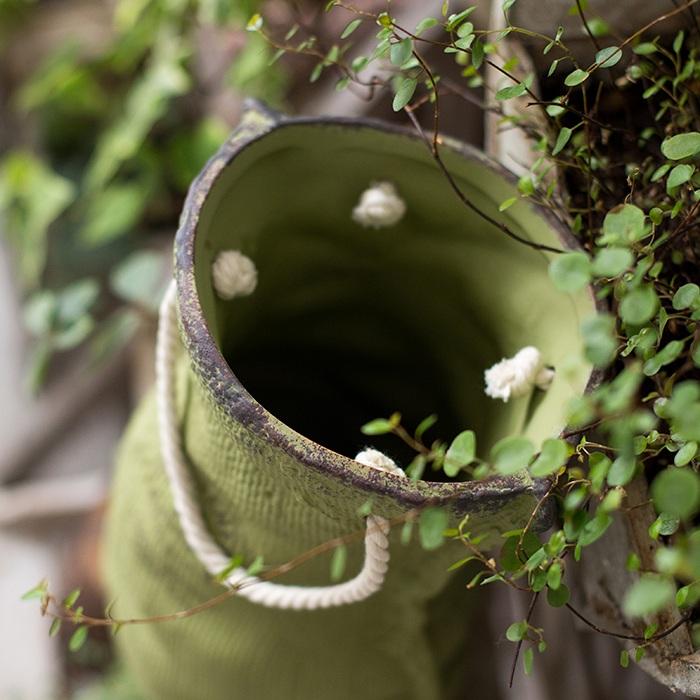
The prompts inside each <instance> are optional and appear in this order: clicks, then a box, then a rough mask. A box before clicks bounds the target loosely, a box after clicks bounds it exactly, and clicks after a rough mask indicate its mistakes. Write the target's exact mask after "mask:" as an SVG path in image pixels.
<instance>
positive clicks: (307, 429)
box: [106, 106, 596, 700]
mask: <svg viewBox="0 0 700 700" xmlns="http://www.w3.org/2000/svg"><path fill="white" fill-rule="evenodd" d="M442 153H443V158H444V160H445V163H446V165H447V167H448V168H449V170H450V172H451V173H452V174H453V175H454V177H455V178H456V180H457V182H458V183H459V184H460V187H461V188H462V189H463V191H464V192H465V193H466V194H467V196H469V197H470V198H471V199H472V200H473V201H474V202H475V203H476V204H477V205H478V206H479V207H480V208H482V209H483V210H484V211H486V212H487V213H488V214H490V215H491V216H492V217H494V218H495V219H499V220H502V221H507V222H508V224H509V226H510V227H511V228H512V229H513V230H515V231H516V232H517V233H518V234H519V235H521V236H523V237H526V238H528V239H531V240H533V241H537V242H539V243H542V244H546V245H549V246H554V247H573V246H574V245H575V243H574V241H573V238H572V237H571V236H570V234H569V233H568V232H567V231H566V230H564V229H563V228H562V227H561V226H560V225H558V223H557V222H556V221H555V220H554V219H553V218H552V217H550V216H549V215H548V213H547V212H546V211H544V210H542V209H539V208H536V207H533V206H531V205H530V204H529V203H528V202H527V201H522V202H518V203H516V204H515V205H514V206H512V207H511V208H509V209H508V210H507V211H506V212H503V213H499V212H498V205H499V203H500V202H502V201H504V200H505V199H507V198H509V197H511V196H513V195H514V194H516V190H515V183H514V179H513V177H512V176H511V175H509V174H508V173H506V172H505V171H503V170H502V169H501V168H499V167H498V166H496V165H494V164H493V163H492V162H490V161H489V160H488V159H486V158H485V157H484V156H483V155H482V154H480V153H478V152H476V151H474V150H473V149H470V148H468V147H466V146H464V145H462V144H458V143H453V142H446V143H445V146H444V148H443V149H442ZM374 181H389V182H391V183H393V184H394V185H395V187H396V189H397V191H398V192H399V193H400V195H401V197H402V198H403V200H404V201H405V202H406V213H405V215H404V217H403V218H402V219H401V221H399V222H398V223H397V224H395V225H394V226H391V227H388V228H384V229H377V230H375V229H371V228H363V227H362V226H360V225H358V224H357V223H355V222H354V221H353V219H352V216H351V212H352V210H353V207H354V206H355V205H356V203H357V200H358V198H359V196H360V194H361V193H362V192H363V191H364V190H365V189H366V188H367V187H368V186H369V185H370V183H372V182H374ZM175 248H176V271H175V277H176V282H177V304H178V307H179V316H180V323H181V338H182V343H183V345H184V351H183V352H181V356H180V359H179V361H178V365H177V372H176V394H177V420H178V423H179V426H180V427H179V430H180V433H181V435H182V443H183V450H184V453H185V455H186V457H187V462H188V470H189V473H190V474H191V477H192V479H193V482H194V487H195V490H194V497H195V499H196V502H197V503H198V506H199V509H200V510H201V513H202V516H203V518H204V521H205V524H206V528H207V530H208V531H209V532H210V533H211V535H212V536H213V538H214V539H215V541H216V542H217V543H218V545H219V546H220V547H221V549H222V550H224V551H226V552H228V553H229V554H230V555H234V554H241V555H243V556H244V557H245V559H246V561H247V562H248V563H249V562H250V561H252V560H253V559H254V558H255V556H256V555H262V556H263V557H264V560H265V562H266V563H267V564H270V565H274V564H279V563H282V562H285V561H287V560H289V559H292V558H293V557H295V556H297V555H299V554H301V553H303V552H305V551H307V550H309V549H310V548H312V547H314V546H315V545H318V544H320V543H323V542H324V541H327V540H328V539H330V538H333V537H336V536H340V535H344V534H347V533H350V532H354V531H357V530H361V529H362V528H363V527H364V518H363V517H362V516H361V515H360V514H359V513H358V509H359V508H360V506H362V504H364V503H365V502H366V501H367V500H368V498H370V497H372V498H373V502H372V503H373V505H372V512H373V513H375V514H377V515H380V516H383V517H385V518H392V517H395V516H398V515H400V514H401V513H404V512H405V511H406V510H408V509H411V508H414V507H416V506H422V505H425V504H427V503H430V504H432V505H445V506H447V507H448V508H449V510H450V512H451V513H452V515H453V518H454V521H455V523H456V522H458V521H459V519H461V518H462V517H463V516H464V515H465V514H469V516H470V521H469V522H470V529H471V531H472V532H475V533H476V532H479V533H487V534H488V535H489V536H490V537H491V539H492V540H493V541H494V542H497V541H498V537H497V535H498V534H499V533H501V532H504V531H507V530H511V529H514V528H517V527H522V526H523V525H524V524H525V522H526V521H527V519H528V517H529V515H530V513H531V511H532V509H533V507H534V506H535V504H536V503H537V501H538V499H539V497H540V496H541V495H542V493H544V491H545V490H546V488H547V484H546V483H538V482H533V481H532V480H531V479H530V478H529V477H528V475H527V474H525V473H523V474H518V475H515V476H512V477H508V478H494V479H491V480H487V481H483V482H454V483H449V482H431V481H427V480H426V481H418V482H413V481H412V480H410V479H408V478H405V477H401V476H396V475H394V474H388V473H385V472H381V471H378V470H376V469H372V468H370V467H367V466H365V465H363V464H360V463H359V462H356V461H354V460H353V459H352V457H353V456H354V455H355V454H356V453H357V452H358V450H360V449H362V448H363V447H365V446H366V445H367V444H368V443H369V444H371V445H372V446H373V447H376V448H377V449H380V450H382V451H383V452H385V453H387V454H390V455H391V456H392V457H393V458H394V459H395V460H396V461H397V463H399V464H401V465H403V466H405V465H406V464H407V463H408V461H409V460H410V457H411V455H410V453H408V452H402V450H401V448H400V446H399V445H398V444H397V441H396V440H395V439H392V440H390V439H389V438H386V437H384V438H366V437H363V436H362V435H361V433H360V432H359V427H360V426H361V425H362V424H363V423H365V422H366V421H368V420H370V419H372V418H375V417H378V416H385V415H389V414H390V413H391V412H392V411H394V410H397V411H401V413H402V414H403V417H404V422H405V424H406V425H408V426H413V425H415V424H417V423H418V421H419V420H420V419H422V418H424V417H425V416H426V415H428V414H429V413H431V412H434V413H437V414H439V416H440V422H439V423H438V427H439V432H440V434H441V435H442V436H443V437H445V438H446V439H449V438H451V437H453V436H454V435H455V434H456V433H457V432H458V431H460V430H463V429H465V428H472V429H474V430H475V431H476V433H477V436H478V440H479V452H480V454H482V455H484V456H487V455H488V450H489V448H490V446H491V445H492V444H493V443H495V442H496V441H497V440H498V439H500V438H502V437H504V436H506V435H510V434H514V433H522V434H524V435H527V436H528V437H530V438H531V439H532V440H533V441H535V442H536V443H540V442H541V441H542V440H543V439H545V438H547V437H552V436H555V435H557V434H559V433H560V431H561V430H562V429H563V427H564V417H565V413H566V406H567V404H568V402H569V400H570V399H571V398H572V397H575V396H577V395H580V394H581V393H582V392H583V391H585V389H586V386H587V385H590V384H591V383H594V382H595V381H596V378H595V377H592V376H591V370H590V367H588V366H587V365H586V364H585V363H584V362H582V361H580V360H579V359H577V358H579V357H580V355H581V339H580V336H579V323H580V320H581V319H582V318H585V317H587V316H590V315H591V314H593V313H595V303H594V300H593V296H592V294H591V292H590V290H585V291H584V292H582V293H581V294H579V295H574V296H571V295H565V294H561V293H558V292H557V291H556V290H555V289H554V288H553V287H552V285H551V283H550V281H549V279H548V275H547V265H548V262H549V260H550V259H551V255H550V254H548V253H544V252H542V251H538V250H534V249H532V248H529V247H526V246H524V245H522V244H521V243H518V242H516V241H514V240H512V239H510V238H508V237H507V236H506V235H505V234H504V233H503V232H501V231H500V230H498V229H497V228H495V227H494V226H492V225H490V224H488V223H486V222H485V221H484V220H483V219H482V218H480V217H479V216H478V215H476V214H474V213H472V212H470V211H469V210H468V209H466V208H465V207H464V206H463V205H462V204H461V203H460V202H459V200H458V199H457V197H455V195H454V193H453V192H452V191H451V189H450V188H449V186H448V184H447V182H446V180H445V179H444V176H443V175H442V174H441V173H440V171H439V170H438V168H437V167H436V165H435V163H434V161H433V160H432V159H431V157H430V154H429V152H428V149H427V148H426V147H425V144H423V143H422V142H421V141H420V140H419V139H417V138H416V137H415V136H414V135H413V134H411V133H410V132H407V131H402V130H399V129H396V128H394V127H391V126H388V125H385V124H380V123H376V122H355V121H348V120H343V119H303V118H302V119H297V118H294V119H292V118H284V117H279V116H277V115H274V114H271V113H270V112H268V111H267V110H265V109H263V108H261V107H259V106H252V107H251V108H250V109H249V110H248V111H247V112H246V114H245V116H244V118H243V120H242V122H241V125H240V127H239V128H238V129H237V130H236V131H235V132H234V133H233V135H232V136H231V138H230V139H229V141H228V142H227V143H226V144H224V145H223V146H222V148H221V149H220V151H219V152H218V153H217V154H216V156H215V157H214V158H213V159H212V160H211V161H210V162H209V164H208V165H207V166H206V168H205V169H204V171H203V173H202V174H201V175H200V177H199V178H198V179H197V181H196V182H195V183H194V184H193V186H192V188H191V191H190V194H189V197H188V200H187V204H186V207H185V211H184V214H183V218H182V224H181V226H180V230H179V232H178V235H177V239H176V246H175ZM224 249H236V250H240V251H242V252H243V253H245V255H246V256H248V257H249V258H250V259H252V260H253V261H254V263H255V265H256V267H257V270H258V284H257V288H256V289H255V291H254V293H253V294H251V295H250V296H247V297H245V298H238V299H234V300H231V301H225V300H222V299H220V298H219V297H218V296H217V295H216V293H215V291H214V288H213V286H212V264H213V262H214V261H215V260H216V257H217V255H218V254H219V252H220V251H222V250H224ZM525 345H533V346H536V347H537V348H539V349H540V350H541V352H542V354H543V356H544V358H545V360H546V362H547V363H548V364H551V365H553V366H554V367H555V368H556V370H557V372H556V375H555V378H554V381H553V383H552V385H551V387H550V388H549V389H548V390H547V391H546V392H536V394H535V395H534V396H527V397H522V398H519V399H513V400H511V401H509V402H507V403H504V402H502V401H497V400H494V399H491V398H489V397H487V396H485V394H484V370H485V369H487V368H488V367H490V366H491V365H493V364H494V363H495V362H497V361H499V360H500V359H501V358H502V357H509V356H512V355H513V354H514V353H515V352H517V351H518V350H519V349H520V348H521V347H523V346H525ZM234 373H235V374H234ZM156 413H157V412H156V405H155V401H154V400H153V399H149V400H147V401H146V402H145V403H144V405H143V406H142V407H141V408H140V409H139V411H138V412H137V414H136V416H135V417H134V419H133V421H132V423H131V425H130V428H129V430H128V432H127V434H126V437H125V439H124V441H123V444H122V447H121V450H120V455H119V468H118V474H117V477H116V483H115V486H114V497H113V502H112V507H111V513H110V520H109V528H108V537H107V546H106V572H107V581H108V582H109V585H110V587H111V593H112V594H113V596H114V597H116V598H117V606H116V609H115V610H114V614H115V615H117V614H118V615H122V616H124V615H127V616H129V617H137V616H152V615H157V614H163V613H169V612H173V611H176V610H181V609H184V608H188V607H191V606H194V605H196V604H198V603H201V602H202V601H204V600H206V599H208V598H211V597H213V596H215V595H217V594H218V593H220V592H221V591H222V587H221V584H219V583H217V582H216V581H215V580H214V577H213V576H212V574H211V573H209V572H207V571H206V569H205V568H204V566H203V565H202V563H201V561H199V560H198V558H197V557H196V556H195V555H194V554H193V552H192V549H191V548H190V547H189V546H188V544H187V543H186V542H185V539H184V537H183V534H182V529H181V527H180V523H179V522H178V517H177V515H176V512H175V509H174V506H173V497H172V492H171V488H170V484H169V483H168V480H167V479H166V474H165V471H164V468H163V463H162V460H161V450H160V445H159V441H158V427H157V415H156ZM425 478H426V479H429V478H430V475H429V474H428V475H426V477H425ZM551 518H552V512H551V509H549V508H548V507H545V508H543V509H541V511H540V512H539V514H538V517H537V521H536V522H535V523H534V527H535V528H536V529H538V530H542V529H545V528H546V527H547V526H548V524H549V523H550V522H551ZM399 530H400V528H394V529H393V530H392V531H391V534H390V537H389V541H390V545H389V551H390V554H391V561H390V563H389V568H388V573H387V575H386V579H385V581H384V585H383V586H382V587H381V590H379V591H378V592H376V593H374V594H373V595H371V596H370V597H368V598H367V599H365V600H362V601H361V602H358V603H354V604H352V605H344V606H341V607H335V608H329V609H323V610H277V609H270V608H265V607H261V606H259V605H257V604H255V603H253V602H250V601H249V600H247V599H244V598H243V597H239V596H236V597H234V598H232V599H230V600H228V601H227V602H225V603H224V604H222V605H220V606H217V607H216V608H213V609H211V610H208V611H207V612H205V613H202V614H200V615H197V616H195V617H192V618H189V619H186V620H182V621H178V622H170V623H166V624H150V625H143V626H135V627H128V628H124V629H123V630H122V631H121V632H120V633H119V635H118V637H117V641H118V643H119V646H120V649H121V652H122V654H123V656H124V658H125V660H126V662H127V665H128V667H129V669H130V672H131V673H133V674H134V675H135V677H136V678H137V680H138V682H139V684H140V685H141V687H142V688H143V690H144V695H145V696H146V697H148V698H168V699H176V698H187V699H191V698H217V699H218V698H233V697H235V698H255V699H256V700H257V699H260V700H267V699H273V698H274V699H277V698H294V699H296V698H298V699H300V700H301V699H304V700H309V699H316V698H318V699H319V700H321V699H326V698H328V699H331V698H332V699H334V700H344V699H345V698H348V699H350V698H357V697H364V698H370V699H375V698H376V699H388V698H397V699H398V698H401V699H409V698H416V699H419V700H431V699H437V698H446V697H452V696H454V697H462V696H463V692H464V689H463V688H460V683H459V682H458V680H456V679H458V678H459V677H462V678H463V677H466V676H467V675H468V669H465V668H464V665H463V664H464V659H463V653H462V651H463V649H464V645H465V644H466V639H467V635H468V634H469V625H468V624H467V623H466V622H465V615H466V614H467V612H468V608H469V607H470V606H471V605H473V603H472V596H473V594H470V593H469V592H467V591H465V589H464V585H465V583H466V579H465V574H464V573H463V572H458V573H457V574H448V573H447V572H446V569H447V567H448V566H449V565H450V564H451V563H452V562H454V561H455V560H457V559H459V558H462V557H464V556H465V554H464V547H463V545H461V544H459V543H456V542H450V543H449V544H447V545H445V546H443V547H442V548H440V549H437V550H434V551H425V550H423V549H422V548H421V547H420V545H419V543H418V542H417V541H415V538H414V541H412V542H411V543H410V544H409V545H402V544H401V542H400V532H399ZM362 557H363V545H362V543H361V542H358V543H356V544H353V545H350V547H349V558H348V563H347V567H346V577H347V578H351V577H352V576H354V575H355V573H356V572H357V571H358V570H359V569H360V568H361V566H362ZM454 576H457V577H458V578H457V579H455V578H454ZM329 578H330V577H329V555H328V554H325V555H323V556H320V557H317V558H315V559H313V560H311V561H309V562H308V563H306V564H305V565H303V566H302V567H300V568H298V569H296V570H295V571H293V572H291V573H289V574H286V575H284V576H282V577H280V578H279V579H277V580H276V581H275V582H276V583H279V584H287V585H291V584H294V585H299V586H327V585H329V584H331V581H330V580H329ZM437 620H442V621H443V622H441V623H440V625H439V626H437V628H436V621H437ZM456 660H457V661H456Z"/></svg>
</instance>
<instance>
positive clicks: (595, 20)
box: [588, 17, 610, 38]
mask: <svg viewBox="0 0 700 700" xmlns="http://www.w3.org/2000/svg"><path fill="white" fill-rule="evenodd" d="M588 28H589V29H590V30H591V34H592V35H593V36H594V37H596V38H599V37H603V36H607V35H608V34H610V25H609V24H608V23H607V22H606V21H605V20H604V19H602V18H600V17H591V18H590V19H589V20H588Z"/></svg>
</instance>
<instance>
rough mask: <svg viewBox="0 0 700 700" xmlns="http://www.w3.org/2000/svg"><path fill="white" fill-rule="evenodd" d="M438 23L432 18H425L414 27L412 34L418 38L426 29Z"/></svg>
mask: <svg viewBox="0 0 700 700" xmlns="http://www.w3.org/2000/svg"><path fill="white" fill-rule="evenodd" d="M437 23H438V21H437V20H436V19H435V18H434V17H425V18H424V19H422V20H421V21H420V22H418V24H417V25H416V29H415V31H414V32H413V33H414V34H415V35H416V36H420V35H421V34H422V33H423V32H424V31H425V30H426V29H430V28H431V27H434V26H435V25H436V24H437Z"/></svg>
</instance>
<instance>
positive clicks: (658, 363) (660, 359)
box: [642, 340, 685, 377]
mask: <svg viewBox="0 0 700 700" xmlns="http://www.w3.org/2000/svg"><path fill="white" fill-rule="evenodd" d="M684 345H685V341H683V340H672V341H671V342H670V343H668V344H667V345H666V346H665V347H664V348H663V349H662V350H660V351H659V352H658V353H656V355H654V356H653V357H650V358H649V359H648V360H647V361H646V362H645V363H644V367H643V368H642V371H643V372H644V374H645V375H646V376H647V377H651V376H653V375H654V374H656V373H657V372H658V371H659V370H660V369H661V368H662V367H663V366H664V365H668V364H670V363H671V362H673V361H674V360H676V359H677V358H678V356H679V355H680V354H681V352H683V346H684Z"/></svg>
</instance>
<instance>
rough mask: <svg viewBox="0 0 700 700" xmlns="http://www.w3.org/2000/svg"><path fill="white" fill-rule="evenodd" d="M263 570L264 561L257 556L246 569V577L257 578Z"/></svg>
mask: <svg viewBox="0 0 700 700" xmlns="http://www.w3.org/2000/svg"><path fill="white" fill-rule="evenodd" d="M264 568H265V560H264V559H263V557H262V556H261V555H260V554H258V556H257V557H255V559H253V561H252V563H251V565H250V566H249V567H248V568H247V569H246V575H247V576H257V575H258V574H259V573H260V572H261V571H262V570H263V569H264Z"/></svg>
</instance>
